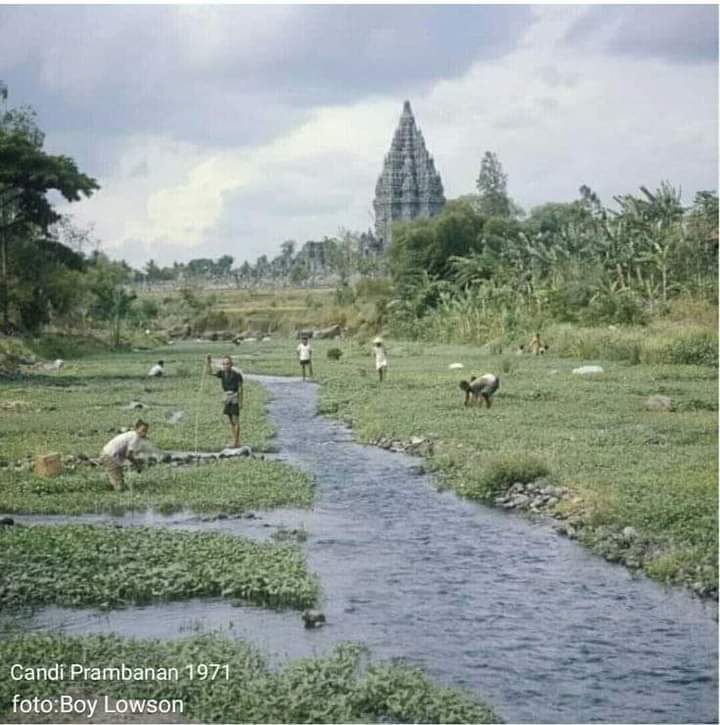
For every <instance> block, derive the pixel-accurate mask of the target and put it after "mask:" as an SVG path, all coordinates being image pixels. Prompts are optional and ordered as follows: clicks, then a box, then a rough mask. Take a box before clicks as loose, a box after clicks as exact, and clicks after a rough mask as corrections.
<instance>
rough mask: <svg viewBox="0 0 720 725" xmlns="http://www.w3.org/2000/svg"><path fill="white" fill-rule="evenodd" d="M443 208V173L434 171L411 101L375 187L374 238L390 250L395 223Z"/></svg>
mask: <svg viewBox="0 0 720 725" xmlns="http://www.w3.org/2000/svg"><path fill="white" fill-rule="evenodd" d="M444 205H445V195H444V193H443V185H442V181H441V180H440V174H438V172H437V171H435V163H434V162H433V159H432V156H430V154H429V153H428V152H427V149H426V148H425V140H424V139H423V135H422V132H421V131H420V130H419V129H418V127H417V126H416V125H415V118H414V117H413V114H412V110H411V108H410V101H405V105H404V107H403V112H402V115H401V116H400V123H399V124H398V127H397V129H396V131H395V135H394V136H393V140H392V144H391V145H390V151H389V152H388V154H387V155H386V156H385V163H384V164H383V170H382V174H380V178H379V179H378V181H377V184H376V186H375V201H373V208H374V209H375V236H376V237H377V238H378V240H379V241H380V246H381V249H383V250H384V249H387V247H388V245H389V244H390V242H391V241H392V223H393V222H394V221H397V220H406V219H415V218H416V217H420V216H426V217H428V216H434V215H435V214H437V213H439V211H440V210H441V209H442V208H443V206H444Z"/></svg>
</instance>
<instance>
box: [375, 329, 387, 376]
mask: <svg viewBox="0 0 720 725" xmlns="http://www.w3.org/2000/svg"><path fill="white" fill-rule="evenodd" d="M373 353H374V354H375V370H377V373H378V377H379V378H380V382H382V381H383V378H384V377H385V373H386V372H387V364H388V362H387V353H386V352H385V345H383V341H382V338H381V337H376V338H375V339H374V340H373Z"/></svg>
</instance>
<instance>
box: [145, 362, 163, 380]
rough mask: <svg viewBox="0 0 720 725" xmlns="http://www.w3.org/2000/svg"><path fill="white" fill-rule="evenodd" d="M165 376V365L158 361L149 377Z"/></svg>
mask: <svg viewBox="0 0 720 725" xmlns="http://www.w3.org/2000/svg"><path fill="white" fill-rule="evenodd" d="M163 375H165V363H164V362H163V361H162V360H158V361H157V363H156V364H155V365H153V366H152V367H151V368H150V371H149V372H148V377H149V378H161V377H162V376H163Z"/></svg>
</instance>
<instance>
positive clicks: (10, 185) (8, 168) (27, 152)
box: [0, 84, 99, 326]
mask: <svg viewBox="0 0 720 725" xmlns="http://www.w3.org/2000/svg"><path fill="white" fill-rule="evenodd" d="M0 99H1V100H2V101H3V112H2V114H0V309H1V310H2V317H3V325H4V326H7V325H8V323H9V314H10V304H11V301H12V298H11V288H12V290H13V291H14V292H15V297H16V301H21V300H22V298H23V295H22V294H21V292H22V286H23V284H26V283H27V284H30V285H32V284H34V283H33V281H32V280H30V279H29V278H25V276H24V272H25V271H28V272H29V270H25V267H24V265H18V264H14V265H13V264H12V260H11V256H12V254H13V252H14V251H16V252H18V254H19V253H20V244H21V243H22V244H24V245H28V244H32V243H34V242H35V243H37V244H38V245H39V244H41V243H42V242H48V241H52V240H51V238H50V237H49V235H48V228H49V226H50V225H51V224H53V223H54V222H57V221H59V220H60V218H61V217H60V215H59V214H58V213H57V212H56V211H55V210H54V208H53V206H52V204H51V203H50V201H49V199H48V198H47V194H48V193H49V192H50V191H57V192H59V193H60V195H61V196H62V197H63V198H64V199H65V200H67V201H70V202H73V201H78V200H80V199H81V198H82V197H83V196H86V197H88V196H90V195H91V194H92V193H93V192H94V191H95V190H97V189H98V188H99V186H98V183H97V182H96V181H95V179H92V178H91V177H89V176H87V175H85V174H82V173H81V172H80V171H79V170H78V168H77V166H76V164H75V162H74V161H73V160H72V159H70V158H68V157H67V156H52V155H50V154H47V153H45V152H44V151H43V150H42V144H43V142H44V134H43V133H42V131H40V129H39V128H38V126H37V124H36V122H35V112H34V111H33V110H32V109H29V108H21V109H12V110H6V109H5V108H4V104H5V101H6V100H7V87H6V86H5V85H4V84H1V85H0ZM61 246H62V245H61ZM16 261H17V260H16ZM43 262H44V258H43V256H42V254H41V250H40V248H39V247H38V251H37V254H36V257H35V264H36V265H38V264H42V263H43ZM60 263H61V264H62V262H60ZM12 267H14V268H15V272H16V277H17V276H19V279H15V280H14V284H13V285H11V280H10V271H11V268H12ZM41 296H42V287H38V286H37V284H35V287H34V289H33V291H32V293H31V294H30V295H29V298H31V299H33V304H34V305H35V306H36V307H37V306H40V307H42V303H40V302H39V301H38V299H37V298H38V297H41ZM24 297H25V298H28V295H24ZM21 317H22V315H21ZM34 317H35V316H34V315H33V318H34Z"/></svg>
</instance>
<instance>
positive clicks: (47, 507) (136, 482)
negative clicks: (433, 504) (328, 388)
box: [0, 459, 313, 514]
mask: <svg viewBox="0 0 720 725" xmlns="http://www.w3.org/2000/svg"><path fill="white" fill-rule="evenodd" d="M125 483H126V489H125V490H124V491H120V492H118V491H114V490H112V488H111V486H110V484H109V481H108V477H107V473H106V472H105V470H104V469H103V468H95V467H90V466H80V467H78V468H77V469H76V470H74V471H66V472H65V473H64V474H63V475H61V476H57V477H55V478H42V477H39V476H36V475H34V474H33V473H32V472H31V471H29V470H16V469H7V468H6V469H0V512H1V513H34V514H81V513H112V514H122V513H124V512H126V511H144V510H148V509H153V510H157V511H160V512H162V513H172V512H175V511H180V510H185V509H189V510H191V511H196V512H198V513H220V512H222V513H227V514H236V513H242V512H243V511H247V510H249V509H268V508H274V507H276V506H294V507H306V506H309V505H310V503H311V502H312V496H313V484H312V483H311V481H310V479H309V478H308V476H307V475H306V474H304V473H302V472H301V471H298V470H297V469H294V468H292V467H291V466H288V465H287V464H284V463H280V462H277V461H263V460H253V459H240V460H227V461H217V462H215V461H213V462H210V463H205V464H193V465H189V466H177V467H175V466H169V465H156V466H153V467H151V468H147V469H145V470H144V471H143V472H142V473H140V474H137V473H135V472H134V471H129V472H128V473H127V474H126V476H125Z"/></svg>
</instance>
